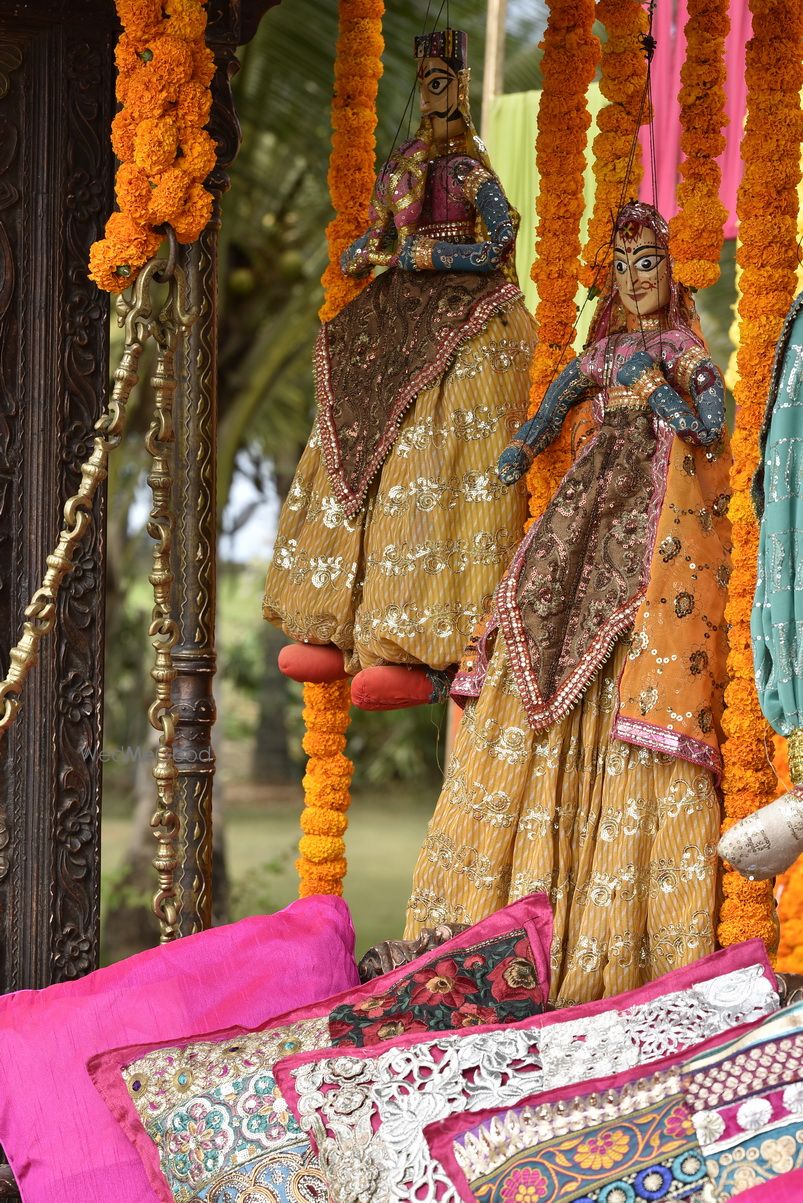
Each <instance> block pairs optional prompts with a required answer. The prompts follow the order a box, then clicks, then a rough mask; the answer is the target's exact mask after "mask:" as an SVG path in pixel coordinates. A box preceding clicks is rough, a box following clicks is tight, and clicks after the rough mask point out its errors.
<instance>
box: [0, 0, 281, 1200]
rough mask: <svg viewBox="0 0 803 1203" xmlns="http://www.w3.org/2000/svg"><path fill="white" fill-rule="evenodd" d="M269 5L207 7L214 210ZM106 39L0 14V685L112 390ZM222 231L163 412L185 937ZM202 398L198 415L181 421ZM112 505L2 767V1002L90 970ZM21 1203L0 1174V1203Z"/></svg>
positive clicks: (200, 740) (199, 818)
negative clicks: (240, 67) (93, 251)
mask: <svg viewBox="0 0 803 1203" xmlns="http://www.w3.org/2000/svg"><path fill="white" fill-rule="evenodd" d="M278 2H279V0H210V3H209V33H208V37H209V42H210V45H211V46H212V48H213V50H214V51H215V55H216V59H217V61H218V73H217V76H216V79H215V82H214V84H213V90H214V96H215V105H214V109H213V118H212V123H211V129H212V132H213V135H214V136H215V138H216V140H217V142H218V147H219V165H218V168H217V169H216V171H215V173H214V174H213V177H212V181H211V183H212V187H213V189H214V191H215V193H216V196H217V197H218V198H219V197H220V195H221V194H222V192H223V191H224V190H225V188H226V187H227V186H228V178H227V176H226V174H225V168H226V166H228V164H229V163H231V161H232V160H233V159H234V157H235V155H236V153H237V149H238V146H239V128H238V125H237V118H236V115H235V112H234V105H233V101H232V98H231V89H230V79H231V77H232V75H233V73H234V71H235V70H236V65H237V64H236V58H235V51H236V48H237V46H238V45H240V44H242V43H243V42H245V41H248V40H249V39H250V38H251V37H252V36H253V34H254V33H255V32H256V28H257V26H258V24H259V21H260V19H261V17H262V15H263V14H264V13H265V12H266V11H267V9H268V8H270V7H272V6H273V5H274V4H276V3H278ZM116 33H117V19H116V14H115V9H114V3H113V0H81V5H80V16H79V17H78V18H77V17H76V6H75V4H74V2H71V0H0V677H1V676H4V675H5V672H6V669H7V667H8V666H7V663H6V662H5V661H4V659H3V657H4V656H5V655H6V652H5V649H6V648H7V647H8V646H10V645H11V643H12V642H14V641H15V640H16V638H17V635H18V631H19V626H20V622H21V615H22V610H23V608H24V606H25V605H26V604H27V601H28V599H29V597H30V595H31V594H32V593H33V591H34V590H35V589H36V587H37V586H38V584H39V581H40V578H41V575H42V571H43V568H44V565H45V559H46V556H47V554H48V552H49V551H50V549H51V547H52V546H53V545H54V544H55V540H56V536H57V533H58V529H59V525H60V520H61V506H62V505H63V503H64V500H65V499H66V498H67V496H69V494H70V493H71V492H73V491H74V488H75V485H76V483H77V481H78V478H79V465H80V464H81V462H82V461H83V460H85V459H86V458H88V452H89V448H90V447H91V436H92V427H93V425H94V422H95V420H96V418H97V417H98V415H99V414H100V412H101V410H102V408H103V403H104V400H105V397H106V390H107V388H108V369H109V365H108V298H107V297H106V295H105V294H103V293H100V292H99V291H98V290H97V289H96V288H95V286H94V285H93V284H91V283H90V282H89V280H88V279H87V268H86V263H87V256H88V252H89V247H90V245H91V243H92V242H93V241H94V240H95V239H96V238H97V237H99V235H100V233H101V231H102V227H103V223H104V221H105V218H106V216H107V214H108V213H109V211H110V209H111V206H112V172H113V159H112V153H111V148H110V145H109V139H108V130H109V125H110V122H111V117H112V115H113V112H114V90H113V84H114V74H113V48H114V41H115V38H116ZM218 229H219V200H218V201H217V202H216V212H215V219H214V220H213V222H212V223H211V225H210V226H209V228H208V229H207V230H206V231H205V232H204V234H203V235H202V238H201V240H200V242H199V243H198V244H197V245H196V246H195V247H192V248H186V249H184V250H183V251H182V258H183V261H184V265H185V267H187V268H188V270H189V272H190V274H191V277H192V281H193V283H192V287H193V289H194V291H195V294H196V295H197V296H199V297H201V298H202V299H203V301H204V312H203V314H202V317H201V320H200V321H199V323H198V324H197V327H196V329H195V331H194V332H193V345H192V347H191V348H190V352H189V353H188V354H187V356H186V357H185V362H184V365H183V378H182V386H181V387H180V389H179V395H178V397H177V401H178V406H177V412H176V422H177V426H179V428H180V429H181V431H182V436H181V441H180V447H181V448H182V449H183V452H184V459H183V462H182V464H181V469H182V473H183V475H184V478H185V486H184V488H183V490H182V492H181V501H180V505H179V513H178V521H179V537H178V539H177V544H178V551H177V556H178V566H179V568H180V570H181V576H180V578H179V583H180V590H179V594H178V597H177V601H178V603H179V607H180V612H181V618H182V640H181V643H180V644H179V646H178V648H177V649H176V651H177V654H178V655H177V658H178V659H179V661H180V674H179V681H178V683H177V685H178V688H177V693H176V696H177V701H178V708H179V721H178V735H177V741H176V743H177V759H180V758H181V756H182V755H183V757H184V759H183V779H182V781H181V788H180V810H181V815H182V821H183V823H184V828H185V831H187V832H189V835H188V836H187V838H186V839H185V840H184V841H183V843H184V847H183V853H184V856H185V866H184V869H183V872H182V878H181V883H182V890H183V895H184V903H185V916H186V918H185V922H184V923H183V924H182V932H187V931H191V930H196V929H197V928H198V927H202V926H207V925H208V923H209V921H210V915H211V835H212V823H211V805H212V771H213V762H212V761H211V760H210V759H209V758H208V756H207V757H204V756H200V755H199V751H200V750H202V749H205V748H209V747H210V746H211V745H210V740H211V727H212V723H213V722H214V702H213V698H212V677H213V674H214V658H215V652H214V616H215V598H214V594H215V541H216V513H215V494H214V481H215V438H216V434H215V431H216V381H215V376H216V361H215V343H216V331H217V313H216V271H217V232H218ZM198 351H200V352H201V356H200V360H199V359H198V357H197V354H196V353H197V352H198ZM196 389H198V390H200V396H201V401H202V403H201V404H200V405H198V406H191V405H189V404H188V403H187V399H188V397H189V396H191V395H193V392H194V390H196ZM105 500H106V499H105V489H104V488H101V489H99V490H98V493H97V495H96V498H95V503H94V507H93V519H94V522H93V527H92V533H91V536H90V538H89V540H88V542H87V544H86V546H85V547H84V549H83V551H82V553H81V555H80V556H79V557H77V566H76V569H75V571H74V572H73V573H72V574H71V575H69V576H68V577H67V578H66V581H65V583H64V586H63V589H62V593H61V596H60V599H59V610H58V619H57V624H56V629H55V631H54V633H53V635H52V636H51V637H50V638H49V639H47V640H46V641H45V642H44V643H43V645H42V651H41V657H40V663H39V664H38V666H37V667H36V669H35V671H34V673H33V675H32V676H31V678H30V681H29V683H28V686H27V688H26V694H25V699H24V705H23V708H22V710H21V712H20V716H19V718H18V719H17V721H16V722H15V724H14V725H13V727H12V728H11V730H10V732H9V733H8V735H7V737H6V741H5V747H4V748H3V750H2V751H3V754H2V756H0V992H5V991H9V990H15V989H21V988H29V987H33V988H35V987H40V986H46V985H50V984H52V983H54V982H59V981H64V980H69V979H71V978H74V977H77V976H80V975H81V974H83V973H86V972H88V971H89V970H91V969H93V968H95V967H96V966H97V963H98V945H99V887H100V806H101V758H100V755H99V753H100V748H101V746H102V707H103V634H104V580H105ZM199 516H200V517H199ZM199 550H200V552H201V553H202V554H201V555H200V558H198V552H199ZM188 749H190V750H191V752H190V754H189V755H188V754H187V750H188ZM199 770H200V771H199ZM157 934H158V932H157V928H156V924H155V922H154V940H156V938H157ZM18 1197H19V1196H18V1193H17V1190H16V1186H15V1184H14V1182H13V1178H12V1176H11V1174H10V1171H9V1169H8V1167H7V1166H5V1165H0V1198H11V1199H17V1198H18Z"/></svg>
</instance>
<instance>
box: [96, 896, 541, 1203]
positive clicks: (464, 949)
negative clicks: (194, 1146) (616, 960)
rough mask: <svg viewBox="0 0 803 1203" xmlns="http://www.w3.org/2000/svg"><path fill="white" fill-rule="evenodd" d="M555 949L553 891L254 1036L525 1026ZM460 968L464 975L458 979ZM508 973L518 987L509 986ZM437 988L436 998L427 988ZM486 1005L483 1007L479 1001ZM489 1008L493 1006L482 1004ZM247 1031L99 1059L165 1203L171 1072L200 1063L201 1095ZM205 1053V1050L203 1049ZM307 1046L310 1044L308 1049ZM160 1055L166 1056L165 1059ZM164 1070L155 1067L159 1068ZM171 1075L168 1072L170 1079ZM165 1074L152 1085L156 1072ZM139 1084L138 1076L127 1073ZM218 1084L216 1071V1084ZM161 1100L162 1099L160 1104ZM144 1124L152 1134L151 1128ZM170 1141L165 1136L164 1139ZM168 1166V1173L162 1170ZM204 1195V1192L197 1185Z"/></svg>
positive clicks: (362, 1041) (99, 1074)
mask: <svg viewBox="0 0 803 1203" xmlns="http://www.w3.org/2000/svg"><path fill="white" fill-rule="evenodd" d="M551 942H552V911H551V909H550V906H549V901H548V899H547V897H546V895H545V894H534V895H531V896H529V897H527V898H523V899H521V900H520V901H519V902H515V903H512V904H511V905H510V906H507V907H504V908H503V909H502V910H500V911H497V912H496V913H495V914H493V915H490V916H489V917H488V918H487V919H484V920H482V922H480V923H478V924H476V925H475V926H473V927H470V928H468V929H467V930H466V931H464V932H461V933H460V935H458V936H455V937H454V938H453V939H451V940H449V941H448V942H447V943H445V944H442V945H441V946H440V947H439V948H437V949H435V950H434V951H432V952H427V953H425V954H424V955H423V956H421V957H419V958H418V959H417V960H415V961H411V962H410V963H409V964H407V965H402V966H400V967H399V968H398V969H395V970H393V971H392V972H390V973H387V974H384V975H383V976H382V977H378V978H374V979H373V980H372V981H369V982H367V983H366V984H365V985H364V986H360V987H358V988H357V989H354V988H350V989H346V990H344V991H342V992H341V993H339V994H337V995H335V996H333V997H331V998H328V999H326V1001H325V1002H323V1003H314V1004H312V1005H307V1006H303V1007H299V1008H297V1009H294V1010H292V1011H290V1012H288V1013H287V1014H284V1015H281V1016H280V1017H278V1018H277V1017H276V1016H275V1014H265V1015H264V1016H263V1017H262V1019H261V1020H260V1021H259V1022H258V1023H254V1024H253V1025H250V1031H251V1032H254V1031H261V1030H264V1029H268V1030H267V1032H266V1035H270V1031H272V1030H274V1029H277V1028H281V1029H288V1028H292V1029H297V1031H296V1036H298V1033H299V1032H300V1031H301V1030H302V1029H303V1028H304V1026H305V1025H311V1023H312V1021H316V1020H321V1019H324V1020H326V1028H325V1030H326V1031H327V1033H328V1035H327V1037H326V1039H325V1040H324V1041H323V1043H326V1044H329V1043H331V1044H335V1045H337V1046H338V1047H341V1048H347V1047H354V1046H357V1047H373V1046H375V1045H377V1044H382V1043H384V1042H385V1041H387V1040H388V1039H389V1038H390V1037H392V1036H394V1035H396V1034H397V1033H398V1031H399V1030H407V1031H411V1032H421V1031H428V1030H429V1031H431V1030H444V1029H446V1030H449V1029H451V1028H452V1027H460V1026H465V1027H471V1028H472V1030H474V1029H476V1028H479V1029H480V1030H482V1028H483V1025H487V1024H488V1023H495V1022H498V1020H499V1019H500V1018H505V1019H507V1020H512V1019H517V1018H519V1017H523V1016H525V1015H536V1014H539V1013H540V1012H541V1011H543V1008H544V1005H545V1001H546V999H547V998H548V996H549V972H550V971H549V949H550V945H551ZM457 967H460V973H458V972H457ZM447 971H449V972H453V973H454V974H455V976H456V980H457V981H459V982H462V983H463V984H462V994H461V995H458V993H455V992H453V991H452V992H448V993H438V990H439V988H441V987H442V986H445V984H446V978H445V976H444V974H445V973H446V972H447ZM505 974H507V976H508V978H509V979H510V981H512V983H513V984H512V985H511V984H510V982H509V981H507V980H506V979H505ZM428 985H432V986H433V989H432V991H428V990H427V986H428ZM473 999H478V1000H479V1001H472V1000H473ZM482 1004H485V1005H482ZM244 1032H245V1029H244V1028H243V1026H238V1027H228V1028H225V1029H221V1030H219V1031H215V1032H210V1031H207V1032H205V1033H204V1034H201V1031H200V1029H199V1032H198V1033H197V1034H195V1035H192V1036H188V1037H186V1038H184V1039H181V1040H173V1041H167V1040H161V1041H159V1042H158V1043H153V1042H150V1043H143V1042H138V1043H136V1044H131V1045H128V1046H127V1047H124V1048H116V1049H113V1050H110V1051H108V1052H105V1053H102V1054H100V1055H99V1056H97V1057H94V1058H93V1059H92V1060H91V1062H90V1064H89V1072H90V1075H91V1077H92V1080H93V1081H94V1083H95V1085H96V1087H97V1089H98V1091H99V1092H100V1094H101V1095H102V1096H103V1098H104V1099H105V1101H106V1103H107V1105H108V1107H109V1109H110V1111H111V1113H112V1114H113V1115H114V1117H115V1119H116V1120H117V1121H118V1123H119V1124H120V1127H121V1130H122V1131H124V1132H125V1134H126V1136H127V1137H128V1139H129V1140H130V1141H131V1143H132V1144H133V1146H134V1147H135V1148H136V1149H137V1152H138V1153H139V1155H140V1157H141V1159H142V1163H143V1165H144V1166H145V1170H146V1172H147V1176H148V1181H149V1182H150V1184H151V1187H152V1190H153V1192H154V1193H155V1194H156V1196H157V1197H158V1198H159V1200H160V1203H173V1199H174V1194H173V1191H172V1190H171V1189H170V1186H169V1185H168V1181H167V1180H166V1178H165V1173H167V1174H168V1175H169V1173H170V1168H169V1166H168V1164H167V1163H165V1165H164V1167H163V1166H162V1165H160V1158H159V1149H158V1147H157V1144H156V1143H154V1139H153V1137H154V1135H155V1132H156V1129H157V1126H158V1125H157V1124H156V1122H155V1121H156V1118H157V1117H154V1122H151V1120H150V1118H149V1117H148V1111H149V1110H154V1109H155V1110H158V1118H159V1119H161V1117H164V1116H166V1115H168V1114H169V1113H171V1112H172V1111H173V1109H174V1107H175V1106H176V1104H178V1103H180V1101H181V1097H182V1095H181V1091H180V1090H177V1089H176V1088H175V1087H174V1085H173V1083H172V1080H171V1075H170V1065H171V1064H172V1063H173V1062H175V1063H178V1062H179V1061H181V1062H182V1063H185V1062H186V1060H187V1056H189V1057H190V1059H193V1074H194V1076H195V1078H196V1082H195V1083H194V1085H193V1090H194V1091H195V1090H196V1083H197V1089H198V1091H199V1092H200V1093H202V1094H203V1093H204V1090H203V1089H202V1087H201V1082H202V1080H203V1079H204V1077H205V1072H206V1071H205V1069H204V1066H205V1064H208V1065H209V1066H210V1068H211V1067H215V1066H216V1063H218V1062H220V1056H219V1055H217V1054H216V1053H215V1050H214V1048H209V1045H210V1044H211V1043H212V1042H214V1044H215V1045H220V1044H225V1043H226V1042H230V1041H231V1040H232V1039H234V1038H236V1037H239V1036H242V1035H243V1034H244ZM204 1046H206V1047H204ZM307 1047H309V1046H307ZM159 1050H164V1053H165V1054H166V1056H165V1057H164V1058H159V1057H158V1056H154V1055H153V1054H157V1053H158V1052H159ZM143 1059H145V1060H147V1063H148V1068H147V1069H146V1071H145V1073H146V1076H147V1077H148V1079H149V1088H148V1092H149V1094H150V1095H152V1096H153V1098H152V1100H151V1101H152V1103H153V1106H152V1107H150V1106H148V1105H146V1106H145V1107H144V1108H142V1104H140V1107H141V1108H142V1112H141V1113H142V1115H143V1119H144V1123H145V1125H146V1126H143V1121H141V1119H140V1113H138V1111H137V1107H136V1106H135V1103H134V1101H133V1099H132V1097H131V1096H130V1095H129V1089H133V1086H131V1085H129V1086H127V1085H126V1079H125V1078H124V1076H123V1071H124V1070H126V1071H127V1070H128V1069H129V1067H134V1066H136V1074H135V1075H134V1076H135V1077H137V1076H138V1075H139V1074H140V1072H141V1070H140V1068H139V1066H140V1064H141V1063H142V1061H143ZM162 1060H163V1061H164V1066H163V1067H160V1068H159V1069H156V1068H155V1063H156V1062H161V1061H162ZM272 1068H273V1065H272V1063H270V1064H269V1063H267V1062H264V1061H263V1062H262V1063H261V1064H260V1066H259V1070H260V1074H261V1075H262V1077H264V1078H267V1076H268V1075H269V1074H271V1072H272ZM163 1071H164V1072H163ZM155 1072H156V1073H158V1074H160V1076H161V1075H162V1072H163V1078H162V1081H160V1083H158V1084H156V1083H155V1082H154V1073H155ZM127 1077H128V1078H131V1074H130V1073H129V1074H127ZM211 1081H212V1076H211V1073H210V1074H209V1083H211ZM157 1100H158V1101H157ZM146 1127H147V1128H148V1129H149V1130H146ZM163 1135H164V1132H163ZM163 1169H164V1170H165V1173H163ZM197 1189H199V1190H200V1186H198V1187H197Z"/></svg>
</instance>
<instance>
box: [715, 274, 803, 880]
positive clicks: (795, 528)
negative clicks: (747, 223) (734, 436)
mask: <svg viewBox="0 0 803 1203" xmlns="http://www.w3.org/2000/svg"><path fill="white" fill-rule="evenodd" d="M761 451H762V455H761V462H760V464H759V467H758V471H757V472H756V476H755V480H754V481H753V503H754V505H755V510H756V515H757V517H758V519H759V522H760V533H759V544H758V571H757V573H756V592H755V598H754V600H753V613H752V617H751V624H750V627H751V636H752V644H753V662H754V665H755V673H756V688H757V690H758V700H759V702H760V704H761V709H762V711H763V713H764V716H765V718H766V719H767V722H768V723H769V724H770V725H771V726H772V727H773V729H774V730H775V731H776V732H777V734H778V735H783V736H786V738H787V740H788V753H789V769H790V773H791V776H792V781H793V787H792V789H791V790H790V791H789V792H788V793H786V794H784V795H783V797H781V798H778V799H777V800H776V801H775V802H773V803H772V804H771V805H770V806H765V807H763V808H762V809H761V810H758V811H756V813H755V814H751V815H748V816H747V817H746V818H744V819H741V820H740V822H738V823H736V824H735V825H734V826H733V827H732V828H731V829H730V831H728V832H727V834H726V835H724V836H723V838H722V841H721V843H720V846H719V850H720V854H721V855H722V857H723V859H725V860H727V861H729V862H730V863H731V864H732V865H733V866H734V868H736V869H738V870H739V872H741V873H744V874H745V875H746V876H748V877H751V878H753V879H755V880H764V879H766V878H769V877H775V876H776V875H777V874H779V873H783V872H784V871H785V870H786V869H788V868H789V867H790V865H792V864H793V863H794V861H796V860H797V858H798V857H799V856H800V855H801V854H803V644H802V643H801V634H800V633H801V630H803V294H802V295H801V296H799V297H797V299H796V300H795V301H794V303H793V305H792V307H791V309H790V310H789V313H788V314H787V317H786V321H785V323H784V327H783V330H782V331H781V337H780V339H779V340H778V349H777V351H776V355H775V364H774V367H773V372H772V378H771V382H770V393H769V400H768V402H767V410H766V415H765V418H764V425H763V429H762V432H761Z"/></svg>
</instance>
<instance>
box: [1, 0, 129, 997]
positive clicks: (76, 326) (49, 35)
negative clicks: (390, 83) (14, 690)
mask: <svg viewBox="0 0 803 1203" xmlns="http://www.w3.org/2000/svg"><path fill="white" fill-rule="evenodd" d="M114 30H115V15H114V6H113V4H110V3H108V0H82V5H81V20H80V21H76V20H75V9H74V6H72V5H70V4H69V3H68V2H67V0H50V2H46V0H38V2H37V0H28V2H23V3H21V2H19V0H15V2H13V3H10V2H9V0H0V648H2V651H0V658H2V657H4V656H5V654H6V649H7V647H8V646H9V645H10V644H11V642H13V641H15V640H16V638H17V636H18V633H19V627H20V623H21V618H22V611H23V608H24V606H25V605H26V604H27V601H28V598H29V597H30V595H31V593H32V592H33V590H34V589H35V588H37V586H38V584H39V581H40V578H41V576H42V572H43V570H44V567H45V557H46V556H47V554H48V552H49V551H50V550H51V548H52V546H53V544H54V542H55V539H56V536H57V533H58V529H59V526H60V521H61V507H62V505H63V503H64V500H65V499H66V497H67V496H69V494H70V493H72V492H73V491H74V488H75V485H76V483H77V481H78V477H79V471H78V469H79V465H80V463H81V461H82V460H84V459H86V458H87V455H88V449H89V447H90V446H91V433H92V426H93V424H94V422H95V420H96V418H97V416H98V414H99V413H100V411H101V409H102V408H103V401H104V397H105V394H106V388H107V380H108V300H107V298H106V296H105V295H103V294H100V293H99V292H98V290H97V289H96V288H95V286H94V285H93V284H90V283H89V281H88V280H87V269H86V260H87V254H88V251H89V246H90V244H91V243H92V242H93V241H94V240H95V239H96V238H97V237H98V236H99V234H100V233H101V230H102V226H103V222H104V221H105V218H106V215H107V213H108V211H109V208H110V205H111V200H112V188H111V183H112V155H111V150H110V147H109V141H108V133H107V131H108V128H109V122H110V120H111V116H112V113H113V78H112V48H113V43H114ZM104 506H105V491H104V490H100V491H99V493H98V495H97V497H96V500H95V506H94V524H93V528H92V534H91V537H90V539H89V541H88V542H87V544H86V546H85V547H84V549H83V550H82V552H81V554H80V556H79V557H78V560H77V567H76V570H75V572H74V573H73V574H72V575H71V576H70V577H68V578H67V580H66V582H65V585H64V588H63V590H62V594H61V597H60V600H59V610H58V621H57V627H56V630H55V632H54V635H53V636H52V637H51V638H50V639H49V640H47V641H46V642H45V644H44V645H43V649H42V655H41V660H40V663H39V665H38V667H37V669H36V670H35V672H34V674H33V675H32V677H31V679H30V682H29V686H28V689H27V691H26V696H25V701H24V705H23V709H22V712H21V714H20V717H19V719H18V720H17V722H16V723H15V724H14V726H13V727H12V729H11V731H10V732H9V735H8V737H7V738H6V741H5V745H4V747H3V748H2V750H1V752H0V990H2V991H7V990H14V989H19V988H20V987H31V986H44V985H47V984H48V983H50V982H54V981H61V980H64V979H68V978H72V977H76V976H78V975H79V974H81V973H85V972H87V971H88V970H89V969H91V968H93V967H94V966H95V965H96V964H97V953H98V913H99V906H98V900H99V851H98V849H99V837H100V822H99V815H100V787H101V781H100V771H101V765H100V757H99V749H100V747H101V728H102V706H103V582H104V570H105V561H104ZM6 668H7V664H6V663H5V661H4V660H3V661H2V663H0V670H2V674H3V675H5V672H6Z"/></svg>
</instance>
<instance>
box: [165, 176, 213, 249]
mask: <svg viewBox="0 0 803 1203" xmlns="http://www.w3.org/2000/svg"><path fill="white" fill-rule="evenodd" d="M211 216H212V193H211V192H207V190H206V188H203V187H201V185H200V184H190V187H189V189H188V190H187V200H186V202H185V204H184V207H183V208H182V209H181V211H180V212H179V213H177V214H176V216H175V217H174V218H173V220H172V222H171V223H170V224H171V225H172V227H173V229H174V230H175V232H176V238H177V239H178V241H179V242H182V243H190V242H195V240H196V238H197V237H198V235H199V234H200V233H201V231H202V230H205V229H206V227H207V226H208V224H209V220H210V218H211Z"/></svg>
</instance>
